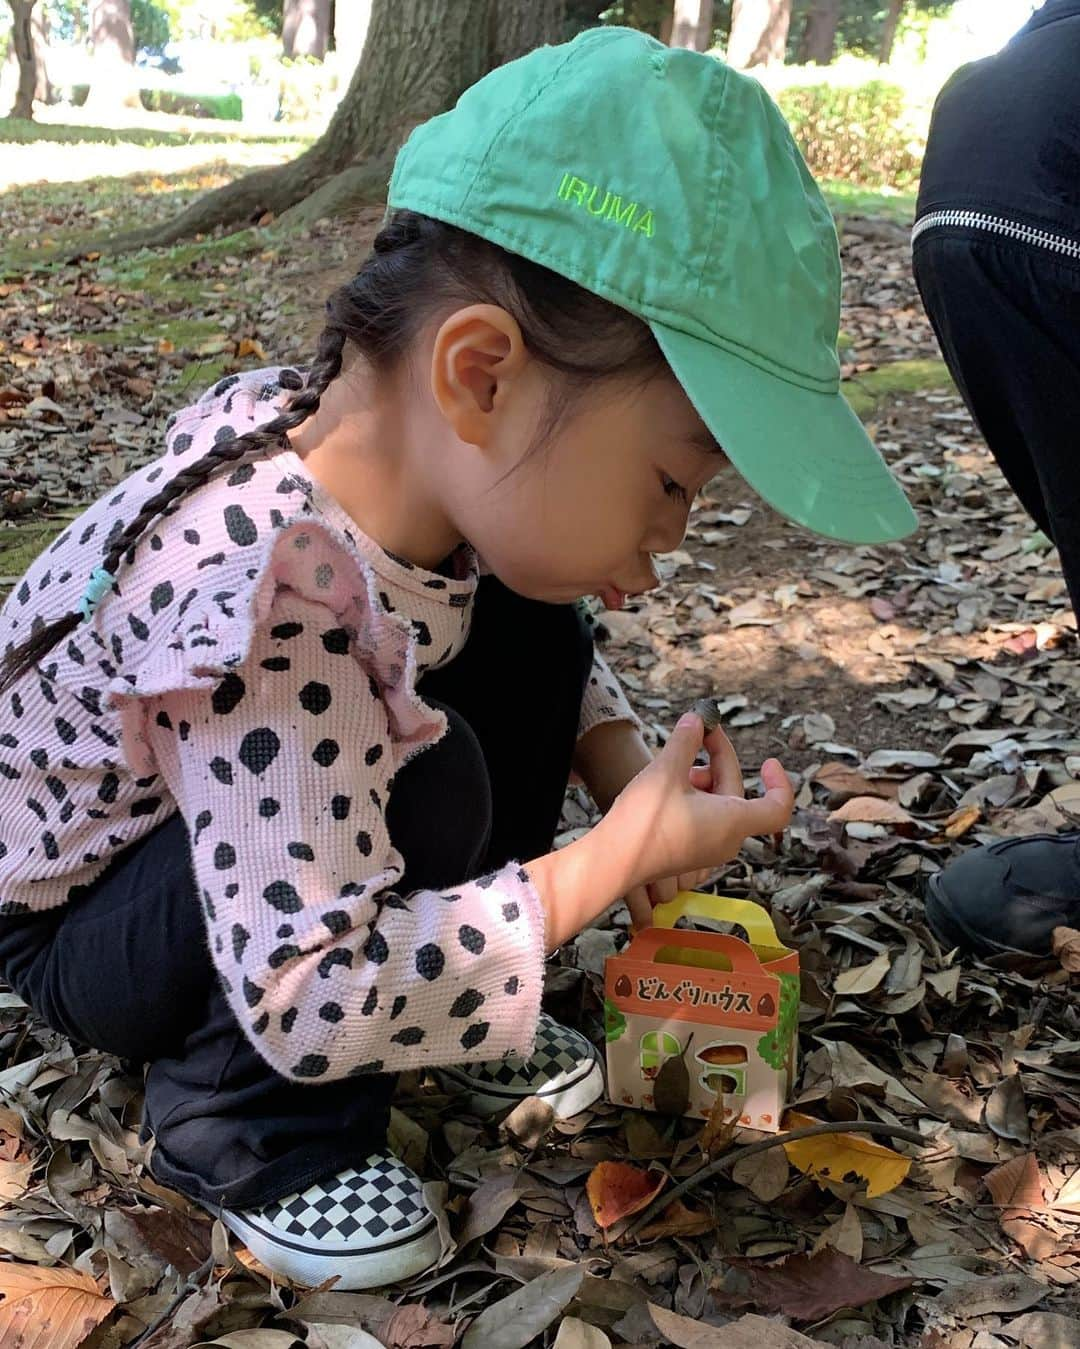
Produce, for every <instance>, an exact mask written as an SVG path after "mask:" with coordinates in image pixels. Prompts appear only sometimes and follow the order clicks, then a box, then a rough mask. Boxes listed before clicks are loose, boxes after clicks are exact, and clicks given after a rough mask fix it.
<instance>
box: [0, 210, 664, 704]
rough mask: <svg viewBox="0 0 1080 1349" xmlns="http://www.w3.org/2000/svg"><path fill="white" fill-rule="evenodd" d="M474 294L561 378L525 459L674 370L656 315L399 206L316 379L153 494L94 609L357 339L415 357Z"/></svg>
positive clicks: (118, 545)
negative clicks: (559, 432) (505, 317)
mask: <svg viewBox="0 0 1080 1349" xmlns="http://www.w3.org/2000/svg"><path fill="white" fill-rule="evenodd" d="M473 303H488V304H493V305H498V306H499V307H500V308H502V309H505V310H506V311H507V312H508V313H509V314H511V315H512V316H513V318H514V319H515V320H516V321H517V323H518V325H519V326H520V328H521V332H522V336H523V337H524V340H525V345H526V346H527V347H528V349H529V351H530V353H531V354H532V355H533V356H534V357H535V358H536V359H537V360H538V361H539V362H540V363H541V364H542V365H543V366H544V367H545V370H546V371H547V373H548V374H549V375H550V376H551V378H552V387H551V393H550V397H549V400H548V406H547V409H546V413H545V415H544V417H543V418H542V419H541V421H540V424H539V425H538V426H537V427H536V428H535V430H534V432H533V437H532V441H531V444H530V446H529V447H528V449H527V450H526V451H525V453H524V455H523V456H522V462H524V459H526V458H528V457H529V456H530V455H532V454H534V453H536V452H538V451H539V450H540V449H542V448H543V445H544V443H545V442H546V441H547V440H548V438H549V437H550V436H551V435H552V434H553V433H554V431H555V430H556V428H557V427H558V426H559V425H560V424H561V422H562V421H563V420H564V419H565V417H566V416H567V415H568V414H569V412H570V411H572V410H573V408H574V406H575V404H576V401H577V400H578V399H579V398H580V397H582V396H584V395H585V394H586V393H587V392H588V391H589V390H591V389H593V388H595V387H596V385H597V383H598V382H602V381H604V380H607V379H612V378H614V377H616V376H617V377H619V378H622V379H625V378H627V377H628V376H636V377H640V379H641V381H642V383H643V384H644V383H646V382H648V381H649V380H650V379H652V378H654V377H655V376H656V375H657V374H658V373H660V372H663V371H668V373H670V371H669V369H668V366H667V362H666V361H665V359H664V355H663V352H662V351H661V350H660V347H659V345H658V344H657V341H656V339H655V337H653V335H652V332H651V330H650V329H649V326H648V324H647V323H645V322H643V321H642V320H641V319H639V318H638V317H637V316H636V315H634V314H631V313H630V312H629V311H628V310H625V309H622V308H620V307H619V306H618V305H615V304H612V303H611V302H610V301H608V300H605V299H603V298H602V297H601V296H599V295H597V294H595V293H594V292H592V291H589V290H586V289H585V288H584V287H582V286H579V285H578V284H577V283H576V282H574V281H571V280H570V279H569V278H567V277H565V276H561V275H560V274H559V273H558V272H553V271H551V270H550V269H549V268H547V267H544V266H542V265H541V264H540V263H537V262H533V261H532V260H531V259H529V258H526V257H524V256H523V255H521V254H517V253H513V252H511V251H510V250H508V249H504V248H500V247H499V246H498V245H497V244H493V243H491V242H489V241H488V240H486V239H483V238H481V237H480V236H479V235H476V234H472V233H470V232H469V231H468V230H463V229H461V228H459V227H458V226H456V225H452V224H450V223H448V222H447V221H443V220H436V219H433V218H432V217H430V216H426V215H421V214H419V213H418V212H415V211H400V210H399V211H390V212H389V213H388V214H387V216H386V217H385V219H384V220H383V223H382V226H381V228H380V229H379V232H378V233H377V234H376V235H375V238H374V240H373V241H372V247H371V252H370V253H369V254H368V256H367V257H366V258H365V259H364V261H363V263H362V265H361V267H360V269H359V271H357V272H355V273H353V274H352V275H351V276H349V275H346V276H343V277H342V278H341V284H339V285H337V286H336V287H334V288H333V289H331V292H330V296H329V298H328V299H327V301H326V315H325V319H324V326H323V328H322V331H321V333H318V339H317V344H316V350H317V354H316V357H315V360H314V361H313V362H312V363H311V367H310V370H309V375H308V380H307V383H306V386H305V387H304V388H303V389H301V390H298V391H297V393H296V394H295V396H293V397H292V398H291V399H290V400H289V403H288V405H287V407H286V410H285V411H284V412H282V413H281V414H280V415H279V416H278V417H275V418H274V419H273V420H272V421H270V422H267V423H266V424H265V425H263V426H260V427H258V428H257V429H256V430H254V431H248V432H246V433H245V434H243V435H241V436H237V437H235V438H234V439H231V440H226V441H223V442H222V443H221V444H219V445H215V446H214V447H213V449H211V450H209V451H208V452H207V453H206V454H205V455H203V457H202V458H201V459H199V460H198V461H197V462H195V463H193V464H190V465H188V466H187V467H185V468H184V469H182V470H181V471H180V472H179V473H178V474H177V475H176V477H175V478H173V479H172V480H171V481H170V482H169V483H168V484H167V485H166V486H165V487H164V488H163V489H162V490H161V491H160V492H158V493H157V494H156V495H155V496H153V497H151V498H150V500H149V501H147V502H146V504H145V505H144V506H143V508H142V510H140V511H139V513H138V515H137V516H136V517H135V518H134V519H133V520H132V521H131V522H130V523H129V524H128V525H127V526H126V527H125V528H124V529H123V530H122V531H119V534H118V537H117V538H116V539H115V541H114V542H113V543H112V544H111V545H110V548H109V552H108V553H107V554H106V556H105V557H104V558H103V560H102V565H101V566H100V567H98V568H95V570H94V572H93V573H92V575H91V578H90V587H89V588H88V591H87V594H86V596H85V597H84V599H85V607H86V608H87V609H92V607H93V598H94V596H96V595H97V594H100V593H101V592H102V588H103V587H107V586H108V585H109V583H110V580H111V578H112V577H113V576H114V575H115V573H116V569H117V568H118V567H119V565H120V563H121V561H123V562H125V563H126V564H128V565H130V564H131V562H132V560H133V558H134V554H135V548H136V546H137V545H138V543H139V540H140V539H141V538H142V536H143V534H144V533H145V532H146V530H147V528H148V526H149V525H150V524H151V522H152V521H153V520H154V519H155V518H156V517H157V516H159V515H162V514H168V513H171V512H172V511H173V510H174V509H175V503H176V502H177V501H179V500H180V499H181V498H182V497H183V496H184V495H185V494H186V493H187V492H191V491H193V490H194V489H195V488H197V487H199V486H200V485H201V484H202V483H204V482H206V481H207V480H208V479H209V478H210V477H212V475H213V474H214V473H215V472H216V471H217V470H218V469H219V468H221V467H223V466H225V465H227V464H233V463H235V462H236V461H237V460H238V459H243V458H245V457H247V456H249V455H251V456H255V455H258V454H260V453H262V452H264V451H265V450H266V449H268V448H269V447H271V446H273V445H276V444H279V443H280V442H281V440H282V437H283V436H284V434H285V432H286V431H291V430H293V429H294V428H295V427H297V426H299V425H300V424H301V423H302V422H303V421H305V420H306V418H308V417H309V416H311V414H312V413H313V412H314V411H315V410H316V409H317V408H318V406H319V401H320V399H321V398H322V396H323V394H324V393H325V392H326V389H327V387H328V386H329V385H330V383H331V382H332V381H333V380H335V379H336V378H337V377H338V375H339V374H340V372H341V366H342V355H343V351H344V346H345V342H346V341H351V342H352V343H353V345H354V346H355V347H356V349H357V350H358V351H359V353H360V356H361V357H362V358H363V360H364V361H365V362H366V363H367V364H368V366H369V367H370V368H371V369H372V370H373V371H375V372H376V373H378V374H383V373H389V372H390V371H392V370H393V369H395V367H396V366H397V364H398V363H399V362H400V361H401V360H403V359H404V358H406V357H407V355H408V354H409V352H410V351H411V349H412V346H413V343H414V342H415V341H416V339H417V336H418V334H419V333H420V332H421V331H422V329H423V327H424V325H425V324H426V323H427V322H429V321H430V320H431V319H433V318H435V317H436V316H445V315H446V314H449V313H452V312H453V310H454V309H455V308H460V307H461V306H463V305H467V304H473ZM315 335H316V334H315V332H314V331H312V333H311V336H312V337H315ZM83 607H84V605H83V603H82V602H80V606H79V609H78V610H77V611H73V612H71V613H69V614H65V615H64V616H63V617H62V618H59V619H57V620H55V621H54V622H52V623H48V624H47V623H46V622H45V620H44V619H43V618H42V617H41V616H40V615H38V616H37V617H35V618H34V619H33V620H32V621H31V624H30V636H29V638H28V639H27V640H26V641H24V642H23V643H22V644H21V645H20V646H18V647H10V646H9V647H8V649H7V651H6V653H5V656H4V659H3V661H2V662H0V692H3V690H4V689H6V688H7V687H8V686H9V685H10V684H11V683H13V682H14V680H15V679H17V678H19V677H20V676H21V675H22V674H24V673H25V672H26V671H27V670H28V669H30V667H31V666H33V665H34V664H36V663H37V661H39V660H41V659H42V657H43V656H45V655H46V653H47V652H48V651H50V650H51V649H52V647H54V646H55V645H56V643H57V642H58V641H60V640H61V639H62V638H63V637H65V636H66V635H67V634H68V633H69V632H71V631H72V630H73V629H74V628H76V627H77V626H78V625H79V623H80V622H81V621H82V610H83Z"/></svg>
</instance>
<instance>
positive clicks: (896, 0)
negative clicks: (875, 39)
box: [878, 0, 907, 66]
mask: <svg viewBox="0 0 1080 1349" xmlns="http://www.w3.org/2000/svg"><path fill="white" fill-rule="evenodd" d="M906 3H907V0H889V8H888V9H887V10H886V12H885V23H884V26H883V27H882V30H881V47H880V50H879V51H878V61H879V62H880V63H881V64H882V65H883V66H886V65H888V64H889V59H890V57H891V56H892V49H893V43H894V42H895V41H896V30H897V28H898V27H899V26H900V15H901V14H902V13H903V11H904V5H905V4H906Z"/></svg>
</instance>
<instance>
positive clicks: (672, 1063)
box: [653, 1032, 694, 1118]
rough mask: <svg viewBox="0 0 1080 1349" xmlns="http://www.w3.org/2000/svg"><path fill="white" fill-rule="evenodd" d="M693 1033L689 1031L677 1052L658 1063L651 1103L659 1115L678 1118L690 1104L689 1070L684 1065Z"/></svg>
mask: <svg viewBox="0 0 1080 1349" xmlns="http://www.w3.org/2000/svg"><path fill="white" fill-rule="evenodd" d="M693 1038H694V1035H693V1032H691V1034H690V1036H689V1037H688V1038H687V1041H686V1044H684V1045H683V1047H682V1050H681V1051H680V1052H679V1053H678V1054H674V1055H672V1057H671V1058H669V1059H665V1060H664V1062H663V1063H662V1064H661V1065H660V1071H659V1072H658V1073H657V1074H656V1080H655V1082H654V1084H653V1104H654V1105H655V1107H656V1111H657V1113H658V1114H660V1115H671V1116H674V1117H676V1118H678V1117H679V1116H681V1115H685V1114H686V1111H687V1107H688V1106H689V1104H690V1072H689V1069H688V1068H687V1066H686V1051H687V1050H688V1049H689V1048H690V1042H691V1041H692V1040H693Z"/></svg>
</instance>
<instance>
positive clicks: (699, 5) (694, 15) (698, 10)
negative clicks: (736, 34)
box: [668, 0, 713, 52]
mask: <svg viewBox="0 0 1080 1349" xmlns="http://www.w3.org/2000/svg"><path fill="white" fill-rule="evenodd" d="M712 35H713V0H675V11H674V14H673V16H672V22H671V38H670V40H669V44H668V45H669V46H672V47H687V48H688V49H689V50H690V51H693V52H704V51H708V49H709V48H710V47H711V46H712Z"/></svg>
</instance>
